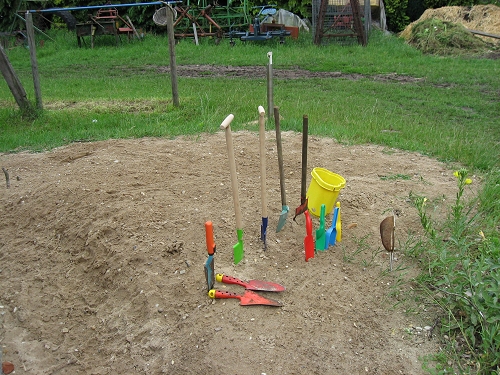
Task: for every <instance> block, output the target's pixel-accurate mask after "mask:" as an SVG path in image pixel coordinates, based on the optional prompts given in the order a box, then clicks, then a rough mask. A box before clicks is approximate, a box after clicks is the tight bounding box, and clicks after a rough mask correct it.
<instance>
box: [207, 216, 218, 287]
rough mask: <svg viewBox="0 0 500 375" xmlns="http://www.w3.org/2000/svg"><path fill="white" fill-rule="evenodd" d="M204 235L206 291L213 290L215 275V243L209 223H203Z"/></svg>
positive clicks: (211, 226) (210, 223)
mask: <svg viewBox="0 0 500 375" xmlns="http://www.w3.org/2000/svg"><path fill="white" fill-rule="evenodd" d="M205 235H206V238H207V252H208V259H207V261H206V262H205V278H206V279H207V287H208V290H210V289H213V288H214V284H215V273H214V254H215V250H216V248H215V242H214V229H213V225H212V222H211V221H207V222H206V223H205Z"/></svg>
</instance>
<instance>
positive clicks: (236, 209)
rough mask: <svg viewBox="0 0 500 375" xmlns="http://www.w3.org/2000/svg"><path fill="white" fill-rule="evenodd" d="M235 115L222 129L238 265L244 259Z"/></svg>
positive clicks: (235, 258) (221, 126) (234, 255)
mask: <svg viewBox="0 0 500 375" xmlns="http://www.w3.org/2000/svg"><path fill="white" fill-rule="evenodd" d="M233 119H234V115H233V114H230V115H228V116H227V117H226V118H225V119H224V121H223V122H222V124H220V128H221V129H222V130H224V131H225V133H226V145H227V154H228V158H229V170H230V172H231V190H232V191H233V203H234V214H235V216H236V234H237V236H238V243H236V245H234V246H233V261H234V264H238V263H239V262H241V260H242V259H243V255H244V250H243V224H242V220H241V209H240V201H239V197H238V180H237V179H236V163H235V160H234V148H233V138H232V135H231V121H233Z"/></svg>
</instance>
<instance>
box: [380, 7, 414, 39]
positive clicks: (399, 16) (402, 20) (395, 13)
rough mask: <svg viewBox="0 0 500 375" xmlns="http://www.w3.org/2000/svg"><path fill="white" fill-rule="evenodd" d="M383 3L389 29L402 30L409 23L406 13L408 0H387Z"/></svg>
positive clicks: (396, 31)
mask: <svg viewBox="0 0 500 375" xmlns="http://www.w3.org/2000/svg"><path fill="white" fill-rule="evenodd" d="M384 4H385V13H386V16H387V27H388V28H389V30H391V31H393V32H395V33H398V32H400V31H403V30H404V28H405V27H406V26H407V25H408V24H409V23H410V17H409V16H408V14H407V8H408V0H387V1H385V2H384Z"/></svg>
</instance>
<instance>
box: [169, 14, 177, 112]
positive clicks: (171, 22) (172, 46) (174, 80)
mask: <svg viewBox="0 0 500 375" xmlns="http://www.w3.org/2000/svg"><path fill="white" fill-rule="evenodd" d="M167 34H168V51H169V53H170V80H171V82H172V101H173V103H174V106H175V107H178V106H179V92H178V89H177V63H176V62H175V35H174V10H173V9H172V6H171V5H167Z"/></svg>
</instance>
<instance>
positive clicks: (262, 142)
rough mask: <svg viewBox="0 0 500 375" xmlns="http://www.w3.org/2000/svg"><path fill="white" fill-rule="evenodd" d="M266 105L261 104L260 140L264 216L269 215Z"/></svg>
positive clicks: (261, 189) (261, 191)
mask: <svg viewBox="0 0 500 375" xmlns="http://www.w3.org/2000/svg"><path fill="white" fill-rule="evenodd" d="M265 115H266V112H265V111H264V107H262V106H259V140H260V195H261V204H262V217H267V197H266V122H265V118H264V116H265Z"/></svg>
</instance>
